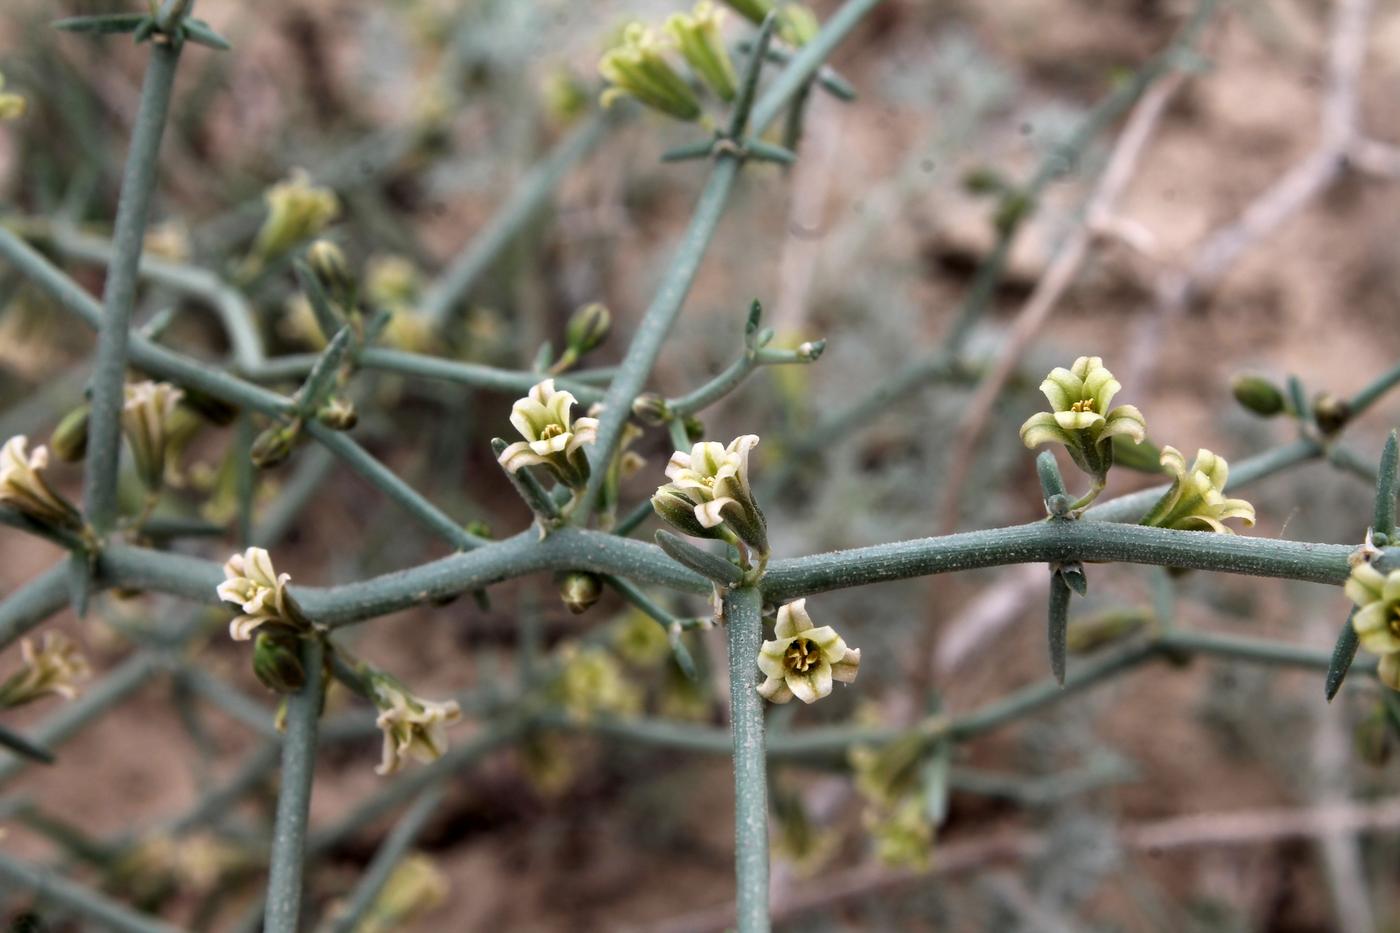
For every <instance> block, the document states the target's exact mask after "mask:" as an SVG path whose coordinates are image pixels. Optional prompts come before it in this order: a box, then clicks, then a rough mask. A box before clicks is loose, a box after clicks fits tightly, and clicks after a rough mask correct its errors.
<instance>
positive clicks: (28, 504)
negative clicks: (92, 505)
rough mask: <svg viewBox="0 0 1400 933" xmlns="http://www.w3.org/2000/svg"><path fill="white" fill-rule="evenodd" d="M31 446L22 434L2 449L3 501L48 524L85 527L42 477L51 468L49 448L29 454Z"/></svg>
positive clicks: (0, 499)
mask: <svg viewBox="0 0 1400 933" xmlns="http://www.w3.org/2000/svg"><path fill="white" fill-rule="evenodd" d="M28 444H29V439H28V438H26V437H25V436H24V435H22V434H21V435H18V436H16V437H12V438H10V439H9V440H8V441H6V442H5V446H4V447H3V448H0V502H3V503H5V504H6V505H9V506H12V507H13V508H15V509H18V510H19V511H21V512H23V513H24V514H25V515H28V516H29V517H30V518H32V519H34V520H35V521H38V522H41V523H43V524H45V525H52V526H55V527H58V528H79V527H81V526H82V523H83V522H82V518H81V517H79V515H78V510H77V509H76V508H74V507H73V505H72V503H70V502H69V501H68V500H67V499H65V498H63V496H61V495H59V493H58V492H57V491H55V490H54V488H53V487H52V486H50V485H49V484H48V481H47V480H45V479H44V477H43V475H42V474H43V472H44V470H45V469H46V468H47V467H48V465H49V450H48V448H47V447H45V446H44V445H42V444H40V445H39V446H38V447H35V448H34V452H33V453H28V452H27V451H26V449H25V448H26V447H27V446H28Z"/></svg>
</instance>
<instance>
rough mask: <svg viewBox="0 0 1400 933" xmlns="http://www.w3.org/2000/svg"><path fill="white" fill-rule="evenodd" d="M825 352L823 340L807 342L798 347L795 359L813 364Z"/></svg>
mask: <svg viewBox="0 0 1400 933" xmlns="http://www.w3.org/2000/svg"><path fill="white" fill-rule="evenodd" d="M825 350H826V341H825V340H808V341H805V342H803V343H801V344H799V345H798V347H797V358H798V359H799V360H801V361H802V362H804V363H815V362H816V361H817V360H819V359H821V355H822V353H823V352H824V351H825Z"/></svg>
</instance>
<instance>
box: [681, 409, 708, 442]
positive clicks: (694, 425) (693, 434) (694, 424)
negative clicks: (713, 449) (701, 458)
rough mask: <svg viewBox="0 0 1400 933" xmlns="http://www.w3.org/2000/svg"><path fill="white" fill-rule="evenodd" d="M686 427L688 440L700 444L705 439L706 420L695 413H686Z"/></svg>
mask: <svg viewBox="0 0 1400 933" xmlns="http://www.w3.org/2000/svg"><path fill="white" fill-rule="evenodd" d="M682 425H683V426H684V427H685V437H686V440H688V441H690V442H691V443H692V444H698V443H700V442H701V441H703V440H704V439H705V422H703V421H701V420H700V419H699V418H697V417H695V416H694V415H686V416H685V420H684V421H683V422H682Z"/></svg>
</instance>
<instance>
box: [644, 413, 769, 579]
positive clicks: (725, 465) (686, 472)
mask: <svg viewBox="0 0 1400 933" xmlns="http://www.w3.org/2000/svg"><path fill="white" fill-rule="evenodd" d="M757 444H758V435H756V434H745V435H743V436H742V437H736V438H735V439H734V440H732V441H730V442H729V446H728V447H726V446H724V445H723V444H720V443H719V442H717V441H705V442H702V443H699V444H696V445H695V446H694V447H692V448H691V450H690V453H686V452H685V451H683V450H678V451H676V452H675V453H674V454H672V455H671V461H670V463H668V464H667V465H666V476H667V477H669V478H670V480H671V482H670V483H668V484H667V485H665V486H662V487H660V488H659V489H657V490H656V495H655V496H653V497H652V500H651V504H652V508H653V509H655V510H656V513H657V514H658V515H660V516H661V517H662V518H663V519H665V520H666V521H667V522H669V523H670V524H671V525H674V526H675V527H676V528H678V529H680V530H681V531H683V532H685V533H686V534H688V535H691V536H692V537H696V538H720V539H724V540H730V539H731V537H732V538H733V539H736V540H737V542H742V543H743V544H744V545H747V546H748V547H749V548H752V549H753V550H754V551H756V552H758V554H759V555H760V557H762V556H766V555H767V553H768V529H767V525H766V523H765V522H764V519H763V512H762V511H760V510H759V508H758V504H757V503H756V502H755V501H754V498H753V491H752V490H751V489H750V488H749V451H750V450H752V449H753V448H754V447H755V446H757ZM731 543H736V541H731Z"/></svg>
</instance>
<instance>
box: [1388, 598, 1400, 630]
mask: <svg viewBox="0 0 1400 933" xmlns="http://www.w3.org/2000/svg"><path fill="white" fill-rule="evenodd" d="M1390 634H1392V635H1395V636H1400V603H1392V604H1391V606H1390Z"/></svg>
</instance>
